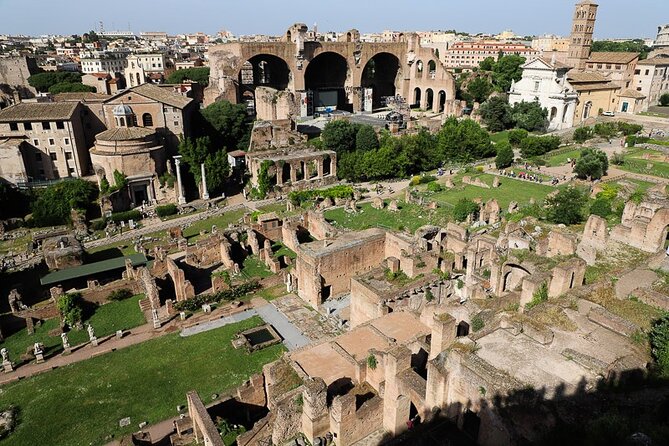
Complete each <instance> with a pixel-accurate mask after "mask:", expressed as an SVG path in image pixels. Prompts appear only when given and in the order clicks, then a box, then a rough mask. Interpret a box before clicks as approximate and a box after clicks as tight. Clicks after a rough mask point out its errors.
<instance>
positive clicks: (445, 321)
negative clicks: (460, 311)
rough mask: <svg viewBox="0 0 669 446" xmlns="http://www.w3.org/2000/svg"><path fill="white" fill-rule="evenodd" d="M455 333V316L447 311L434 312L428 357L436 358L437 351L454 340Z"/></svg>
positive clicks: (439, 351)
mask: <svg viewBox="0 0 669 446" xmlns="http://www.w3.org/2000/svg"><path fill="white" fill-rule="evenodd" d="M456 334H457V330H456V323H455V318H454V317H453V316H451V315H450V314H448V313H443V314H435V315H434V320H433V321H432V336H431V341H430V357H429V359H434V358H436V357H437V356H438V355H439V353H441V352H443V351H444V350H446V348H447V347H448V346H449V345H451V344H452V343H453V341H455V337H456Z"/></svg>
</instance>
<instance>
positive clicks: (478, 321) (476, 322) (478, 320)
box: [472, 314, 485, 332]
mask: <svg viewBox="0 0 669 446" xmlns="http://www.w3.org/2000/svg"><path fill="white" fill-rule="evenodd" d="M483 327H485V321H484V320H483V318H482V317H481V316H480V315H478V314H477V315H476V316H474V317H473V318H472V330H473V331H474V332H477V331H481V330H483Z"/></svg>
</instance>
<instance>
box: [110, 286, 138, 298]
mask: <svg viewBox="0 0 669 446" xmlns="http://www.w3.org/2000/svg"><path fill="white" fill-rule="evenodd" d="M132 296H133V294H132V291H130V290H129V289H127V288H121V289H120V290H114V291H112V292H111V293H109V297H107V299H109V300H114V301H118V300H125V299H130V298H131V297H132Z"/></svg>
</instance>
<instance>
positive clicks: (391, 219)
mask: <svg viewBox="0 0 669 446" xmlns="http://www.w3.org/2000/svg"><path fill="white" fill-rule="evenodd" d="M387 204H388V201H386V208H384V209H374V208H373V207H372V205H371V204H369V203H366V204H363V205H361V206H359V210H358V212H357V213H355V214H349V213H347V212H346V211H345V210H344V208H337V209H332V210H329V211H326V212H325V218H326V219H327V220H328V221H330V222H333V223H334V224H335V225H337V226H342V227H344V228H349V229H354V230H360V229H368V228H373V227H381V228H386V229H394V230H404V229H408V230H409V231H411V232H415V231H416V229H418V228H420V227H421V226H424V225H428V224H433V225H440V226H445V225H446V223H448V209H446V208H444V207H441V208H439V209H436V210H434V211H426V210H425V209H424V208H423V207H421V206H418V205H415V204H407V203H405V202H399V203H398V204H399V207H400V211H399V212H391V211H389V210H388V208H387Z"/></svg>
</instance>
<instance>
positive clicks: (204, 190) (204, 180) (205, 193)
mask: <svg viewBox="0 0 669 446" xmlns="http://www.w3.org/2000/svg"><path fill="white" fill-rule="evenodd" d="M200 170H201V172H202V198H203V199H204V200H209V191H208V190H207V176H206V173H205V171H204V163H202V164H200Z"/></svg>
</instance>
